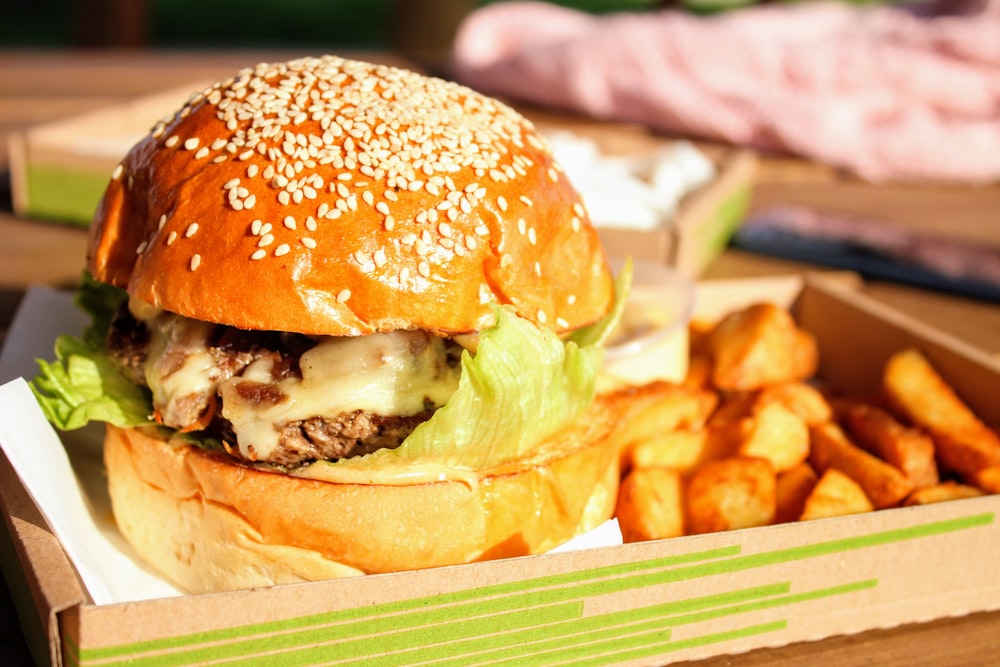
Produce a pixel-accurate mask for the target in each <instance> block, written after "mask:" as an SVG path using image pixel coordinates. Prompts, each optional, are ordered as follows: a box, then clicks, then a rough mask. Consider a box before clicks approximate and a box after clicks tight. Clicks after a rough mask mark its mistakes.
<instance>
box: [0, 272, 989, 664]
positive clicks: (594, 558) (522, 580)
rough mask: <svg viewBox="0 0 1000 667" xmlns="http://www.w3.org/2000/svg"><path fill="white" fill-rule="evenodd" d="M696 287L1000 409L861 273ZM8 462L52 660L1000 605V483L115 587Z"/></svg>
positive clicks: (818, 621)
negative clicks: (413, 563) (147, 593)
mask: <svg viewBox="0 0 1000 667" xmlns="http://www.w3.org/2000/svg"><path fill="white" fill-rule="evenodd" d="M698 290H699V301H698V312H699V314H701V315H703V316H709V317H713V316H718V315H719V314H721V313H724V312H727V311H728V310H729V309H731V308H735V307H737V306H739V305H743V304H746V303H749V302H752V301H759V300H763V299H768V300H772V301H776V302H779V303H781V302H785V301H787V304H788V305H790V307H791V308H792V309H793V311H794V313H795V315H796V317H797V318H798V320H799V322H800V323H801V324H802V325H803V326H805V327H807V328H808V329H809V330H811V331H812V332H813V333H815V334H816V335H817V338H818V341H819V345H820V348H821V363H822V366H821V371H820V374H821V377H822V378H823V379H825V380H826V381H828V382H829V383H831V384H832V385H833V386H836V387H839V388H842V389H844V390H845V391H849V392H859V393H860V392H867V391H869V390H871V389H872V388H873V387H874V386H875V383H876V382H877V381H878V377H879V374H880V371H881V368H882V364H883V362H884V361H885V360H886V358H887V357H888V356H889V355H890V354H892V353H893V352H895V351H897V350H899V349H901V348H903V347H906V346H910V345H917V346H919V347H920V348H921V349H922V350H923V351H924V353H925V354H926V355H927V356H928V357H929V359H930V360H931V361H932V363H933V364H934V365H935V366H936V367H937V368H938V369H939V370H940V371H941V373H942V374H943V375H944V376H945V378H946V379H947V380H948V381H949V382H950V383H952V384H953V386H954V387H955V388H956V389H957V391H958V392H959V393H960V394H961V395H962V396H963V397H965V398H966V400H967V401H969V403H970V404H971V405H972V407H973V408H974V409H975V410H976V411H978V412H979V414H981V415H982V416H983V417H984V418H986V419H987V420H988V421H990V422H994V423H995V422H997V421H1000V391H998V389H1000V364H998V362H997V361H996V360H994V359H992V358H990V357H988V356H987V355H985V354H983V353H981V352H979V351H977V350H975V349H971V348H969V347H968V346H965V345H963V344H961V343H959V342H957V341H955V340H954V339H952V338H949V337H947V336H945V335H943V334H940V333H938V332H937V331H935V330H933V329H930V328H928V327H926V326H922V325H920V324H919V323H917V322H915V321H913V320H912V319H909V318H906V317H903V316H901V315H898V314H896V313H894V312H890V311H887V310H885V308H884V307H882V306H880V305H878V304H876V303H874V302H872V301H870V300H867V299H865V298H863V297H862V296H860V295H859V294H857V293H856V292H855V291H854V290H852V289H851V288H849V287H843V286H840V285H839V284H834V283H831V282H823V281H821V280H818V279H810V280H805V281H799V280H784V279H780V280H751V281H740V282H724V283H702V284H701V285H699V288H698ZM8 345H10V341H8ZM15 382H16V381H15ZM7 386H9V383H8V385H4V387H7ZM20 411H21V412H29V411H30V410H29V408H28V406H27V405H25V406H24V407H23V408H21V409H20ZM0 434H2V433H0ZM4 437H6V436H4ZM0 462H2V463H3V465H2V466H0V502H2V509H3V512H4V519H5V527H6V531H5V537H4V542H3V544H2V545H0V546H2V547H3V551H2V555H3V563H4V568H5V574H6V575H7V576H8V579H9V580H10V581H11V582H12V583H11V589H12V594H13V596H14V597H15V599H16V601H17V603H18V605H19V610H20V616H21V622H22V625H23V626H24V627H25V631H26V634H27V636H28V638H29V640H30V642H31V645H32V647H33V649H34V651H35V652H36V653H35V655H36V657H37V658H38V659H39V660H40V661H48V660H49V659H51V661H52V662H53V663H54V664H65V665H95V666H96V665H102V666H103V665H118V664H124V663H126V662H128V661H134V662H136V663H139V664H142V663H144V662H146V661H150V660H154V659H155V661H156V662H157V663H158V664H159V663H162V664H171V665H173V664H178V665H179V664H199V663H213V664H217V663H225V664H248V663H249V664H254V663H255V662H256V663H260V664H272V663H273V662H275V661H277V662H279V663H281V664H315V663H321V662H322V663H331V662H334V661H339V660H343V661H350V662H351V664H372V665H387V664H411V663H414V662H417V661H419V662H428V663H432V664H440V665H445V664H447V665H468V664H476V663H480V662H483V663H485V662H507V663H512V664H525V663H529V664H549V663H567V662H568V663H572V664H602V665H603V664H624V665H663V664H668V663H670V662H674V661H681V660H691V659H697V658H704V657H708V656H713V655H720V654H735V653H740V652H744V651H748V650H751V649H754V648H759V647H767V646H780V645H785V644H789V643H793V642H799V641H806V640H815V639H818V638H822V637H828V636H833V635H839V634H847V633H856V632H861V631H864V630H868V629H872V628H884V627H892V626H896V625H900V624H904V623H912V622H919V621H927V620H930V619H934V618H939V617H944V616H953V615H962V614H967V613H970V612H974V611H981V610H992V609H997V608H1000V577H997V576H996V563H995V560H996V559H995V554H997V553H1000V527H998V525H997V518H996V514H997V512H998V510H1000V497H997V496H984V497H980V498H972V499H967V500H959V501H952V502H947V503H940V504H937V505H928V506H922V507H910V508H902V509H892V510H883V511H878V512H872V513H867V514H860V515H854V516H848V517H841V518H834V519H824V520H817V521H812V522H803V523H793V524H783V525H778V526H771V527H766V528H756V529H749V530H741V531H734V532H728V533H718V534H710V535H702V536H692V537H684V538H678V539H671V540H663V541H652V542H645V543H640V544H630V545H618V546H606V547H595V548H589V549H582V550H575V551H566V552H561V553H553V554H546V555H541V556H532V557H526V558H515V559H509V560H499V561H492V562H485V563H476V564H471V565H462V566H455V567H446V568H440V569H428V570H420V571H415V572H408V573H399V574H387V575H375V576H367V577H357V578H350V579H342V580H337V581H329V582H319V583H310V584H300V585H290V586H279V587H274V588H266V589H257V590H246V591H239V592H234V593H228V594H221V595H203V596H190V595H175V594H169V595H167V594H164V595H162V596H160V597H153V598H150V599H143V600H135V601H130V602H123V603H105V604H98V603H95V602H94V601H93V598H92V597H91V596H90V595H89V594H88V593H87V591H86V589H85V588H84V587H83V585H82V583H81V575H80V574H78V572H79V571H80V570H78V569H77V567H76V566H74V563H73V561H71V558H70V556H69V555H68V553H67V551H66V550H65V549H64V548H63V546H62V545H61V544H60V542H59V540H57V538H56V537H55V536H54V534H53V533H52V532H51V530H50V528H49V527H48V525H47V522H46V520H45V518H44V516H43V514H42V513H41V512H40V511H39V509H38V507H37V506H36V505H35V503H33V502H32V499H31V498H30V496H29V495H28V494H27V492H26V491H25V489H24V488H23V487H22V485H21V484H20V483H19V479H18V476H17V475H16V474H14V473H13V471H12V469H11V467H10V465H8V464H6V461H0ZM74 492H75V490H73V489H71V490H69V492H68V493H69V494H70V495H72V494H73V493H74ZM98 519H104V520H106V517H98ZM124 575H125V573H124V572H123V576H124Z"/></svg>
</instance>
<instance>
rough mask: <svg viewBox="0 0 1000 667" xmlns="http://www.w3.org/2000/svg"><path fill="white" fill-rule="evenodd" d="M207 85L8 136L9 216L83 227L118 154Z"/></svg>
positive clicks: (92, 212) (123, 152)
mask: <svg viewBox="0 0 1000 667" xmlns="http://www.w3.org/2000/svg"><path fill="white" fill-rule="evenodd" d="M206 85H207V84H205V83H199V82H193V83H191V85H188V86H182V87H180V88H176V89H171V90H166V91H163V92H162V93H157V94H155V95H148V96H144V97H140V98H138V99H136V100H133V101H131V102H126V103H123V104H119V105H116V106H113V107H108V108H106V109H98V110H96V111H91V112H88V113H85V114H80V115H79V116H73V117H71V118H67V119H65V120H61V121H57V122H53V123H47V124H44V125H38V126H36V127H33V128H31V129H28V130H26V131H24V132H20V133H15V134H13V135H11V137H10V140H9V146H8V152H9V154H10V155H9V158H10V174H11V193H12V197H13V205H14V213H15V214H17V215H18V216H21V217H26V218H37V219H41V220H52V221H57V222H65V223H68V224H72V225H78V226H82V227H86V226H87V225H89V224H90V219H91V217H92V216H93V214H94V209H95V208H97V204H98V202H99V201H100V199H101V195H102V194H103V193H104V189H105V188H106V187H107V185H108V181H109V180H110V178H111V172H112V170H114V168H115V165H116V164H118V162H119V161H120V160H121V159H122V156H124V155H125V153H126V152H128V150H129V148H131V147H132V146H133V145H134V144H135V143H136V142H138V141H139V140H140V139H142V138H143V137H144V136H145V135H146V134H147V133H148V132H149V130H150V128H152V127H153V124H154V123H155V122H156V121H157V120H159V119H160V118H162V117H163V116H164V115H166V114H167V113H171V112H173V111H174V110H176V109H178V108H180V106H181V105H182V104H183V103H184V102H185V101H186V100H187V99H188V97H190V95H191V94H192V93H194V92H196V91H198V90H201V89H202V88H204V87H205V86H206Z"/></svg>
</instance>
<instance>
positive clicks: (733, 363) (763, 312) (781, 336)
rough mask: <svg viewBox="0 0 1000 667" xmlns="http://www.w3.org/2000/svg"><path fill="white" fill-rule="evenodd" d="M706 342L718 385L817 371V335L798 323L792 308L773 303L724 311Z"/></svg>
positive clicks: (739, 386) (747, 385) (730, 387)
mask: <svg viewBox="0 0 1000 667" xmlns="http://www.w3.org/2000/svg"><path fill="white" fill-rule="evenodd" d="M705 344H706V348H707V350H708V352H709V354H710V355H711V358H712V383H713V385H714V386H715V387H716V388H718V389H722V390H727V391H740V390H752V389H759V388H761V387H765V386H768V385H772V384H777V383H780V382H787V381H791V380H802V379H805V378H808V377H810V376H812V375H813V374H814V373H815V372H816V367H817V360H818V352H817V349H816V341H815V339H814V338H813V337H812V335H811V334H809V333H808V332H805V331H803V330H801V329H799V328H798V327H797V325H796V324H795V321H794V320H793V319H792V316H791V314H790V313H789V312H788V311H786V310H784V309H783V308H780V307H778V306H776V305H774V304H771V303H758V304H754V305H751V306H748V307H747V308H744V309H742V310H739V311H735V312H733V313H730V314H729V315H727V316H725V317H724V318H723V319H722V320H720V321H719V323H718V324H717V325H716V326H715V327H714V328H713V329H712V331H711V333H709V335H708V339H707V340H706V341H705Z"/></svg>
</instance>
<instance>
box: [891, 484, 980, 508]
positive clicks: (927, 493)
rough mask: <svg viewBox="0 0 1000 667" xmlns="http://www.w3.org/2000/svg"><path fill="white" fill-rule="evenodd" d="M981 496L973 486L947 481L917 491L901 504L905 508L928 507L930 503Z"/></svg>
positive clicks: (978, 490)
mask: <svg viewBox="0 0 1000 667" xmlns="http://www.w3.org/2000/svg"><path fill="white" fill-rule="evenodd" d="M981 495H984V494H983V492H982V491H981V490H980V489H977V488H976V487H974V486H969V485H968V484H960V483H958V482H955V481H952V480H948V481H945V482H941V483H939V484H933V485H931V486H924V487H921V488H919V489H917V490H916V491H914V492H913V493H911V494H910V496H909V497H908V498H907V499H906V502H904V503H903V504H904V505H905V506H907V507H909V506H911V505H929V504H930V503H941V502H945V501H947V500H958V499H960V498H975V497H976V496H981Z"/></svg>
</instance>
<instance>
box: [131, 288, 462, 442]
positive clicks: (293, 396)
mask: <svg viewBox="0 0 1000 667" xmlns="http://www.w3.org/2000/svg"><path fill="white" fill-rule="evenodd" d="M130 306H132V304H130ZM132 310H133V313H134V314H136V316H137V317H141V319H144V320H146V322H147V324H148V326H149V329H150V331H151V332H152V337H151V342H150V347H149V349H148V354H147V361H146V367H145V373H146V382H147V383H148V384H149V386H150V388H151V390H152V392H153V404H154V405H155V406H156V408H157V410H158V411H159V412H160V414H161V417H162V419H163V423H165V424H166V425H168V426H172V427H174V428H183V427H186V426H189V425H190V423H191V422H192V421H193V419H194V418H196V417H197V415H194V416H192V415H190V414H188V413H190V411H191V410H190V405H191V403H190V400H188V399H189V397H190V396H191V395H192V394H198V395H200V396H205V397H208V396H212V395H214V394H215V393H216V392H217V393H218V394H219V395H220V396H221V397H222V416H224V417H225V418H226V419H228V420H229V421H230V422H231V423H232V426H233V431H234V432H235V434H236V438H237V443H238V446H239V449H240V451H241V452H242V454H243V456H244V457H246V458H248V459H250V460H255V459H256V460H262V459H266V458H267V457H268V456H269V455H270V453H271V452H272V451H273V450H274V448H275V447H277V446H278V444H279V437H280V429H281V427H282V426H284V425H285V424H287V423H288V422H294V421H300V420H305V419H309V418H312V417H317V416H327V417H333V416H335V415H338V414H340V413H343V412H354V411H356V410H360V411H364V412H371V413H375V414H380V415H387V416H391V415H413V414H417V413H420V412H423V411H424V410H427V409H428V408H437V407H440V406H442V405H444V404H445V403H446V402H447V401H448V399H449V398H450V397H451V395H452V394H453V393H454V392H455V390H456V389H457V388H458V379H459V375H460V373H461V369H460V368H459V367H458V366H455V365H449V364H448V360H447V350H446V348H445V343H444V341H443V340H442V339H440V338H437V337H435V336H431V335H428V334H426V333H423V332H418V331H411V332H407V331H394V332H390V333H382V334H372V335H368V336H358V337H333V336H328V337H322V338H320V339H319V342H318V343H317V344H316V346H315V347H313V348H311V349H309V350H308V351H306V352H305V353H303V354H302V356H301V358H300V359H299V367H300V370H301V375H302V376H301V377H295V376H291V377H286V378H283V379H279V380H275V379H274V375H273V374H272V370H273V364H274V361H275V358H274V357H272V356H264V357H261V358H259V359H258V360H256V361H254V362H253V363H251V364H250V365H248V366H247V367H246V368H245V369H244V370H243V372H242V373H241V374H240V375H239V376H236V377H229V378H226V377H223V373H222V371H221V370H220V369H219V368H218V366H217V361H216V359H215V358H214V357H213V355H212V354H211V352H210V351H209V348H208V343H207V340H208V336H209V335H210V333H211V331H212V328H213V326H214V325H211V324H208V323H205V322H200V321H197V320H191V319H188V318H184V317H181V316H179V315H174V314H171V313H167V312H163V311H155V310H153V309H151V308H150V309H140V308H136V307H132ZM241 383H259V384H263V385H268V389H276V390H277V391H275V392H273V395H274V396H279V397H280V400H277V401H268V400H263V401H262V400H253V399H251V398H247V397H246V395H249V393H250V392H245V393H244V394H241V393H240V391H239V387H240V384H241ZM181 399H185V400H181Z"/></svg>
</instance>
